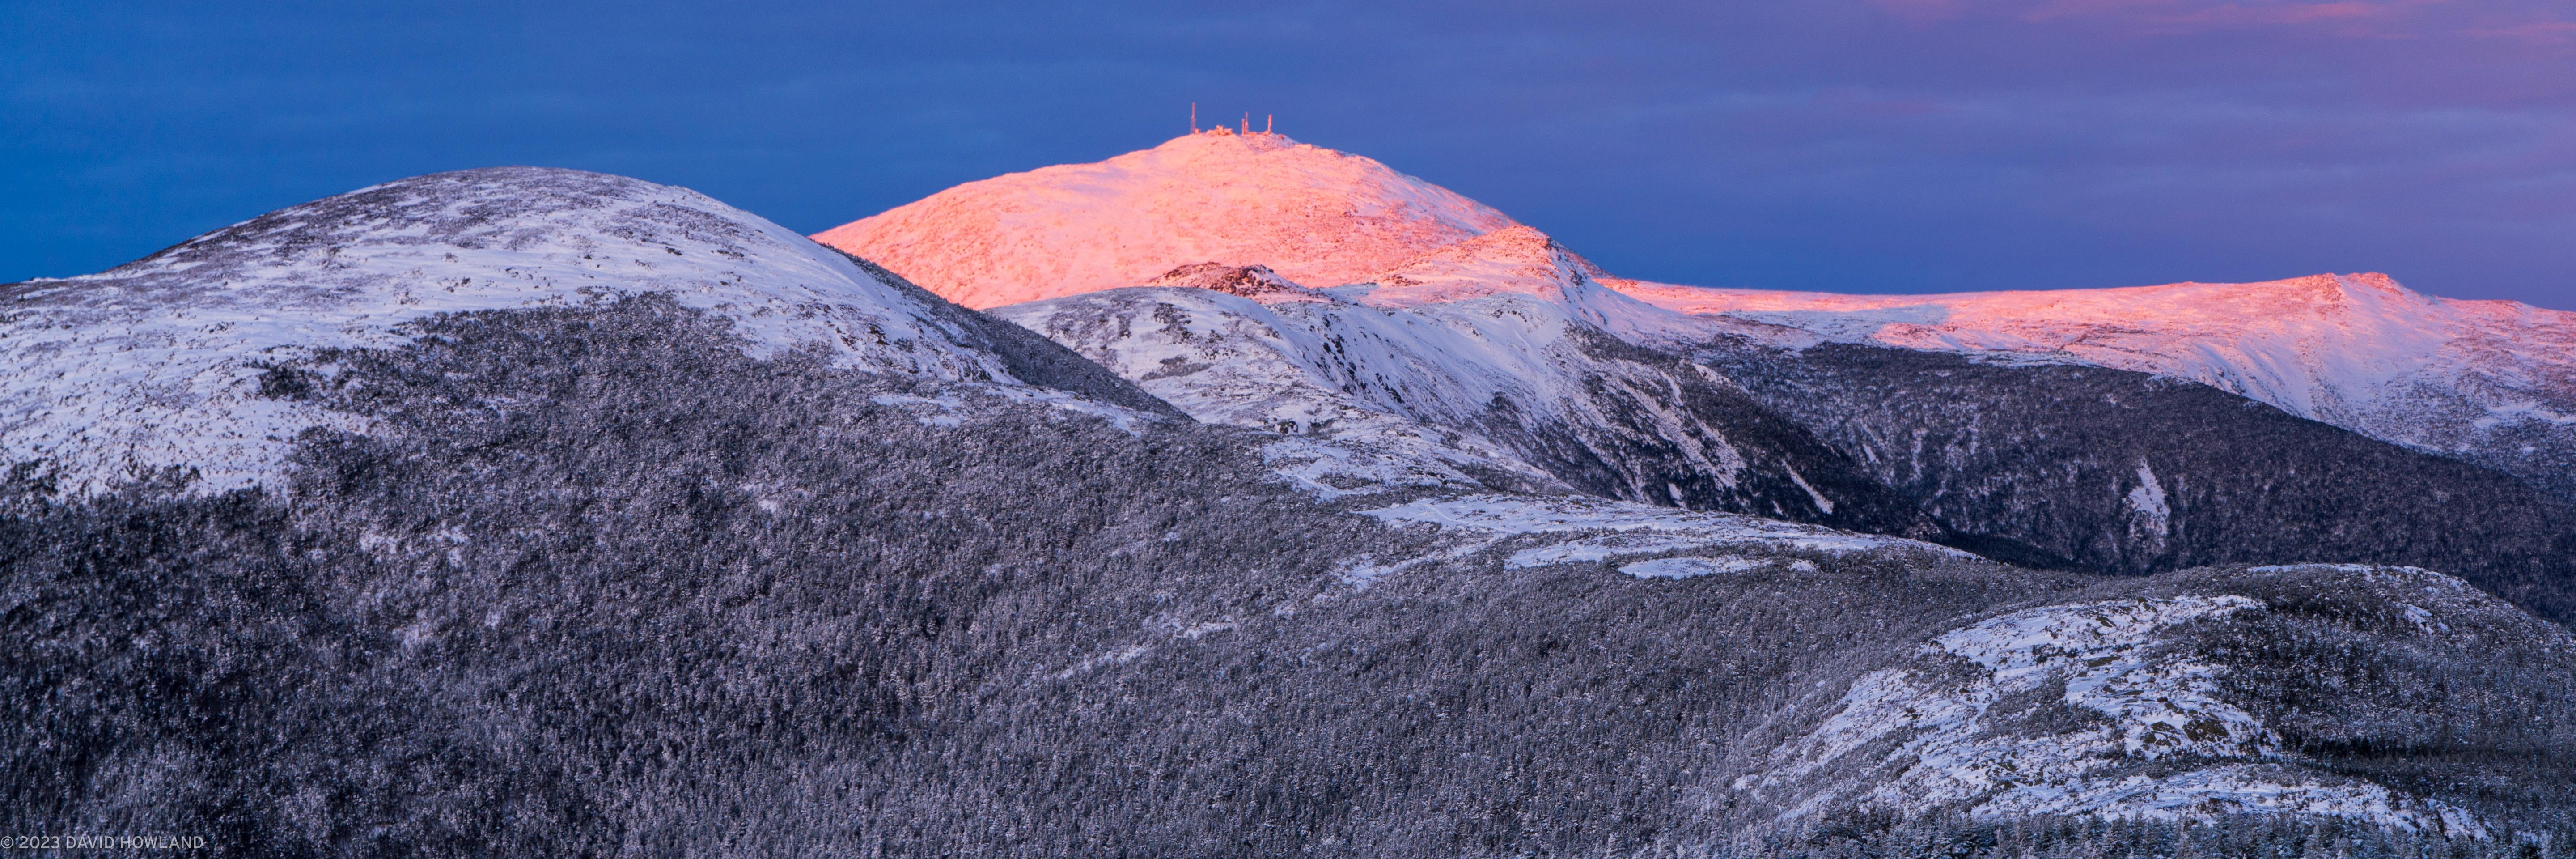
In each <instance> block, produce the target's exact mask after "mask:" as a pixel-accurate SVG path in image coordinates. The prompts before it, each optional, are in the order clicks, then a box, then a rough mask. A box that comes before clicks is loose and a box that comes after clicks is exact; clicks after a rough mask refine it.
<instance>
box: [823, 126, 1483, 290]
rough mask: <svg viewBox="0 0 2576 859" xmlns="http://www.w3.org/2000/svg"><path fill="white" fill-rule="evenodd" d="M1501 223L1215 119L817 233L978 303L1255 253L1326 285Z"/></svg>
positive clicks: (1472, 208)
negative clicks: (1135, 147) (1213, 123)
mask: <svg viewBox="0 0 2576 859" xmlns="http://www.w3.org/2000/svg"><path fill="white" fill-rule="evenodd" d="M1512 225H1513V222H1512V219H1510V218H1507V217H1504V216H1503V214H1502V213H1501V212H1497V211H1494V210H1492V209H1489V208H1486V207H1485V206H1483V205H1481V204H1479V203H1477V202H1475V201H1473V200H1469V199H1467V198H1465V197H1461V196H1458V195H1457V194H1455V193H1452V192H1451V191H1449V190H1448V189H1446V188H1442V187H1440V186H1438V185H1433V184H1431V183H1429V182H1424V181H1422V180H1420V179H1416V178H1413V177H1411V176H1406V175H1404V174H1401V173H1397V172H1395V171H1393V170H1390V169H1387V166H1386V165H1384V164H1380V163H1378V162H1376V161H1373V160H1370V159H1368V158H1363V157H1360V156H1357V155H1351V154H1347V153H1342V152H1336V151H1333V150H1330V149H1325V148H1322V147H1317V146H1311V145H1307V144H1303V143H1298V142H1296V141H1293V140H1290V139H1288V138H1287V137H1286V136H1284V135H1278V134H1267V133H1255V134H1237V133H1234V132H1232V131H1231V130H1223V129H1221V130H1218V131H1213V132H1207V133H1201V134H1192V135H1188V136H1185V137H1179V138H1175V139H1173V140H1172V141H1170V142H1168V143H1165V144H1163V145H1161V146H1158V147H1155V148H1153V149H1148V150H1145V151H1142V152H1130V153H1128V154H1125V155H1121V156H1118V157H1116V158H1111V159H1109V160H1107V161H1102V162H1099V163H1096V164H1068V165H1061V166H1055V167H1047V168H1043V169H1039V170H1032V171H1029V172H1026V173H1013V174H1011V175H1008V176H1001V177H996V178H992V179H986V180H983V181H980V182H969V183H966V184H964V185H959V186H957V187H954V188H950V189H948V190H945V191H941V192H939V193H937V194H934V195H931V196H930V197H928V198H925V199H923V200H921V201H919V202H915V203H911V204H908V205H905V206H902V207H899V208H896V209H893V210H891V211H888V212H885V213H883V214H880V215H876V216H873V217H869V218H865V219H862V220H859V221H855V222H852V223H849V224H844V225H842V226H839V227H834V228H832V229H829V230H825V231H823V232H821V233H817V234H815V235H814V239H815V240H816V241H819V242H822V243H823V244H826V245H830V246H832V247H836V248H840V249H842V250H845V251H849V252H850V253H853V254H857V255H859V256H862V257H866V258H868V259H869V260H872V261H875V262H876V263H878V264H879V265H883V266H886V267H887V268H891V269H893V270H895V271H897V272H900V273H902V274H903V276H904V277H906V278H909V279H911V280H912V281H913V282H914V283H918V284H921V285H922V286H924V287H927V288H929V289H930V290H931V291H933V292H937V293H939V294H941V295H945V296H948V297H949V299H950V300H953V301H956V302H957V303H959V304H963V305H966V306H968V307H972V308H975V309H978V310H981V309H984V308H988V307H999V306H1002V305H1006V304H1019V303H1021V302H1027V301H1036V300H1040V299H1046V298H1055V297H1059V296H1065V295H1076V294H1080V293H1085V292H1093V291H1097V290H1103V289H1116V288H1119V287H1125V286H1137V285H1140V284H1143V283H1145V282H1147V281H1149V280H1152V279H1154V278H1156V277H1157V276H1160V275H1162V274H1163V273H1165V272H1167V271H1170V270H1171V269H1173V268H1176V267H1179V266H1183V265H1189V264H1194V263H1220V264H1223V265H1227V266H1246V265H1253V264H1266V265H1268V266H1269V267H1270V268H1271V269H1273V270H1275V271H1276V272H1277V273H1278V274H1279V275H1280V276H1282V277H1284V278H1286V279H1288V280H1290V281H1294V282H1297V283H1301V284H1305V285H1308V286H1333V285H1336V284H1342V283H1350V282H1353V281H1357V280H1361V279H1364V278H1365V277H1366V276H1367V275H1369V274H1370V273H1373V272H1376V271H1378V270H1380V269H1384V268H1386V267H1388V266H1392V265H1396V264H1398V263H1402V262H1404V261H1405V260H1408V259H1412V258H1413V257H1416V256H1419V255H1421V254H1422V253H1423V252H1425V251H1429V250H1432V249H1434V248H1438V247H1441V246H1443V245H1448V244H1450V243H1453V242H1456V241H1458V240H1460V239H1465V238H1469V237H1471V236H1477V235H1482V234H1484V233H1488V232H1492V231H1494V230H1499V229H1502V228H1504V227H1509V226H1512Z"/></svg>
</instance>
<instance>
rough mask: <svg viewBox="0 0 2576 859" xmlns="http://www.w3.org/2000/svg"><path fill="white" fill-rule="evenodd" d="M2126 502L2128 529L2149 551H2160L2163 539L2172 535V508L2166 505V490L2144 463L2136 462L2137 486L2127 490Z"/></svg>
mask: <svg viewBox="0 0 2576 859" xmlns="http://www.w3.org/2000/svg"><path fill="white" fill-rule="evenodd" d="M2126 500H2127V501H2128V502H2129V512H2130V514H2132V515H2133V516H2134V517H2135V518H2134V519H2132V520H2130V523H2129V530H2130V532H2131V533H2132V534H2135V535H2136V536H2138V537H2139V538H2140V539H2141V540H2142V541H2143V543H2144V544H2145V545H2146V546H2147V547H2148V551H2149V552H2151V553H2152V552H2160V551H2163V549H2164V545H2165V540H2166V539H2167V538H2169V537H2171V536H2173V508H2172V507H2171V506H2168V505H2167V504H2166V503H2165V487H2164V485H2163V484H2161V483H2158V482H2156V470H2155V469H2154V468H2151V467H2148V465H2147V461H2146V460H2144V459H2141V460H2138V485H2137V486H2136V487H2134V488H2131V489H2130V490H2129V493H2128V495H2127V496H2126Z"/></svg>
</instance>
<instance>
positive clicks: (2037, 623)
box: [1734, 595, 2484, 834]
mask: <svg viewBox="0 0 2576 859" xmlns="http://www.w3.org/2000/svg"><path fill="white" fill-rule="evenodd" d="M2262 607H2263V606H2262V604H2261V603H2260V602H2257V601H2255V600H2253V599H2251V598H2248V597H2243V596H2236V595H2220V596H2182V597H2172V598H2166V599H2152V600H2151V599H2142V598H2132V599H2123V600H2111V601H2106V602H2098V603H2084V604H2069V605H2056V606H2047V607H2042V608H2034V609H2028V610H2024V611H2019V612H2013V613H2010V614H2006V615H2003V616H2000V617H1996V618H1992V619H1988V620H1984V621H1980V622H1978V623H1974V624H1971V625H1969V626H1966V627H1962V628H1959V629H1955V630H1951V631H1949V632H1946V633H1942V634H1941V635H1938V636H1935V637H1934V638H1933V639H1932V641H1931V642H1930V643H1927V644H1926V645H1924V646H1923V648H1922V650H1921V651H1920V655H1921V658H1922V659H1923V660H1924V661H1925V662H1926V663H1927V664H1924V665H1921V666H1919V667H1899V668H1889V669H1883V670H1879V671H1874V672H1871V673H1870V674H1868V675H1866V676H1864V677H1862V678H1861V679H1860V680H1858V681H1855V682H1854V683H1853V684H1852V687H1851V689H1850V690H1849V691H1847V692H1846V693H1845V694H1844V695H1843V698H1842V702H1841V705H1842V706H1841V709H1840V710H1839V711H1837V712H1836V713H1835V714H1834V715H1833V716H1832V717H1830V718H1828V719H1826V720H1825V722H1823V723H1822V724H1820V725H1818V726H1817V727H1816V728H1815V729H1814V730H1812V731H1810V732H1809V733H1807V734H1806V735H1804V736H1802V737H1799V738H1797V739H1795V740H1791V741H1789V742H1788V743H1785V744H1783V745H1782V746H1781V747H1779V748H1778V749H1775V750H1773V751H1772V752H1771V753H1770V756H1769V760H1770V765H1769V766H1767V767H1765V768H1764V769H1763V770H1761V771H1759V772H1756V773H1753V774H1749V775H1746V776H1743V777H1741V778H1739V779H1737V780H1736V782H1735V784H1734V786H1735V788H1736V789H1738V790H1748V791H1753V792H1755V793H1757V794H1763V795H1770V796H1773V797H1776V798H1778V799H1781V800H1788V801H1789V802H1790V804H1789V805H1788V807H1787V810H1786V811H1784V812H1783V817H1784V818H1794V817H1801V816H1806V815H1811V814H1815V813H1817V812H1820V811H1822V810H1824V809H1825V808H1827V807H1828V806H1830V805H1832V804H1834V803H1837V802H1842V801H1850V802H1855V803H1858V804H1861V805H1863V806H1871V807H1882V808H1891V809H1898V810H1914V809H1922V808H1929V807H1932V806H1936V805H1943V804H1952V803H1961V804H1968V805H1969V809H1970V814H1971V815H1973V816H1976V817H1980V818H1989V819H1991V818H1999V817H2008V816H2015V815H2025V814H2068V815H2082V814H2102V815H2106V816H2132V817H2135V816H2147V817H2185V818H2192V819H2205V818H2207V817H2209V816H2210V815H2213V814H2223V813H2240V812H2277V813H2293V812H2295V813H2302V814H2324V815H2334V816H2342V817H2350V818H2354V819H2359V820H2365V821H2370V822H2374V823H2377V824H2381V825H2387V826H2396V827H2400V828H2410V829H2419V830H2420V829H2424V828H2427V827H2430V828H2432V829H2434V830H2438V831H2444V832H2454V833H2473V834H2475V833H2483V832H2484V829H2483V827H2481V826H2478V825H2477V824H2476V823H2475V821H2474V820H2473V819H2470V818H2467V817H2466V816H2465V813H2462V812H2459V811H2458V810H2457V809H2453V808H2449V807H2447V806H2441V805H2440V804H2439V803H2430V802H2426V801H2421V800H2415V799H2412V798H2408V797H2404V796H2401V795H2398V794H2395V793H2393V792H2390V791H2389V790H2387V789H2386V788H2384V787H2381V786H2379V785H2376V784H2371V783H2369V782H2362V781H2333V780H2325V779H2321V778H2320V777H2318V776H2316V775H2314V774H2307V773H2300V772H2297V771H2293V770H2288V769H2284V768H2281V767H2278V766H2269V765H2267V764H2270V763H2273V762H2280V761H2285V760H2288V759H2290V756H2289V755H2288V754H2287V753H2285V752H2284V751H2283V749H2282V748H2281V741H2280V738H2279V737H2278V736H2277V735H2276V734H2274V733H2273V732H2272V731H2271V730H2270V729H2268V728H2265V727H2264V726H2263V725H2262V724H2261V723H2260V722H2259V721H2258V720H2256V719H2255V718H2254V717H2253V716H2252V715H2251V714H2249V713H2246V712H2245V711H2244V710H2242V709H2239V708H2237V707H2235V706H2234V705H2231V704H2228V703H2227V702H2225V701H2223V700H2221V699H2219V698H2218V697H2217V694H2216V689H2217V685H2216V680H2217V677H2218V675H2219V671H2220V669H2218V668H2217V667H2215V666H2211V665H2206V664H2201V663H2198V662H2193V661H2190V660H2188V659H2185V658H2181V657H2178V656H2174V655H2171V654H2168V653H2164V652H2161V651H2160V650H2159V649H2158V648H2157V647H2156V646H2155V645H2156V644H2157V643H2158V641H2159V637H2160V635H2161V633H2162V632H2163V631H2164V630H2166V629H2168V628H2170V627H2172V626H2174V625H2176V624H2181V623H2186V622H2191V621H2197V620H2213V619H2220V618H2225V617H2227V616H2229V615H2232V614H2235V613H2238V612H2244V611H2260V610H2261V609H2262ZM1945 658H1959V659H1964V660H1966V661H1967V662H1968V663H1969V664H1971V665H1973V666H1975V668H1974V673H1973V674H1971V676H1969V677H1968V679H1966V680H1965V682H1961V681H1960V680H1959V679H1957V678H1956V677H1955V676H1954V675H1953V674H1951V673H1950V672H1949V671H1947V670H1943V669H1941V668H1939V665H1938V661H1939V660H1941V659H1945ZM2057 684H2062V686H2063V690H2064V691H2063V692H2062V693H2059V694H2057V695H2056V697H2057V698H2058V700H2059V701H2061V702H2062V703H2063V704H2064V705H2066V706H2072V707H2079V708H2082V709H2085V710H2089V711H2092V712H2094V713H2097V714H2100V715H2101V716H2103V717H2106V718H2107V720H2108V724H2106V725H2102V726H2099V727H2093V728H2086V729H2082V730H2077V731H2073V732H2069V733H2061V734H2054V735H2043V736H2031V735H2024V734H2021V733H2017V732H2016V731H2015V730H2014V725H2013V724H2012V722H2013V717H2015V716H2018V715H2020V714H2018V713H2009V712H2008V713H1996V712H1995V708H1996V707H1997V705H1998V704H2001V703H2003V702H2005V701H2007V700H2008V699H2009V700H2015V701H2021V702H2024V703H2027V702H2028V700H2029V699H2028V696H2029V695H2030V693H2034V692H2039V693H2043V694H2045V693H2046V691H2047V690H2048V689H2049V688H2050V687H2052V686H2053V685H2057ZM2016 696H2018V697H2016ZM1887 738H1902V740H1901V741H1899V742H1897V743H1896V744H1894V745H1893V746H1886V745H1885V744H1884V742H1883V741H1884V740H1886V739H1887ZM1874 744H1877V745H1874ZM1870 748H1877V749H1878V751H1876V752H1874V753H1873V752H1865V750H1866V749H1870ZM1855 754H1870V755H1871V759H1869V760H1862V761H1845V758H1847V757H1849V756H1851V755H1855ZM2171 757H2179V758H2182V759H2186V760H2194V759H2197V760H2213V761H2224V762H2230V763H2226V764H2224V765H2221V766H2216V767H2204V768H2199V769H2193V770H2189V771H2185V772H2181V773H2176V774H2171V775H2166V776H2155V777H2151V776H2143V775H2136V776H2125V777H2114V776H2110V775H2108V774H2105V773H2103V772H2102V771H2103V770H2105V769H2107V768H2110V767H2112V766H2114V765H2116V764H2119V763H2122V762H2124V761H2141V760H2155V759H2159V758H2171ZM1907 759H1911V760H1912V761H1913V763H1912V765H1911V766H1909V767H1905V768H1904V769H1903V770H1902V771H1901V772H1897V773H1894V774H1893V775H1888V773H1887V771H1885V770H1882V769H1881V766H1882V765H1884V764H1886V763H1889V762H1895V761H1901V760H1907ZM1828 767H1839V769H1840V771H1842V772H1844V773H1847V774H1846V775H1842V776H1839V777H1834V776H1827V775H1825V773H1826V772H1827V771H1828ZM1882 775H1886V776H1887V777H1884V778H1876V780H1873V778H1874V777H1876V776H1882ZM1819 779H1822V780H1824V781H1823V782H1822V783H1819V782H1818V780H1819Z"/></svg>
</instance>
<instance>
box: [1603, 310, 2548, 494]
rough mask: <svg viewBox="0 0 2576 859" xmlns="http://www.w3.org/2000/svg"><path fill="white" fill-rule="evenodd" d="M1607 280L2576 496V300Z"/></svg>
mask: <svg viewBox="0 0 2576 859" xmlns="http://www.w3.org/2000/svg"><path fill="white" fill-rule="evenodd" d="M1602 283H1604V284H1605V285H1607V286H1609V287H1611V288H1613V289H1616V290H1619V291H1620V292H1622V293H1625V294H1627V295H1630V296H1633V297H1635V298H1637V299H1639V300H1641V301H1645V302H1647V303H1650V304H1653V305H1656V306H1658V307H1663V308H1666V309H1670V310H1674V311H1678V312H1682V313H1690V314H1697V315H1702V316H1708V317H1717V318H1727V319H1734V320H1740V321H1745V322H1757V323H1763V324H1768V325H1777V326H1783V327H1785V328H1789V329H1794V330H1796V331H1799V332H1804V333H1805V334H1806V335H1807V336H1810V337H1813V338H1816V339H1818V340H1823V341H1834V342H1847V343H1874V344H1878V345H1883V346H1894V347H1900V348H1906V349H1922V350H1928V351H1937V352H1958V353H1965V354H1971V355H1980V356H1986V357H1990V358H1995V359H2000V360H2012V361H2046V362H2054V363H2077V364H2090V365H2093V366H2100V367H2110V368H2114V369H2121V370H2134V371H2138V372H2143V373H2153V374H2156V375H2160V376H2169V377H2173V378H2177V379H2189V380H2191V381H2194V382H2199V383H2201V384H2205V385H2209V386H2211V387H2215V388H2218V389H2220V390H2224V391H2228V392H2231V393H2235V394H2239V395H2242V396H2245V397H2248V398H2251V399H2255V400H2260V401H2262V402H2265V403H2269V404H2271V405H2273V406H2275V407H2278V408H2280V409H2281V410H2282V411H2286V412H2289V413H2290V414H2294V415H2298V416H2299V417H2303V418H2307V419H2310V420H2315V421H2321V422H2324V423H2329V424H2333V425H2335V426H2339V427H2343V428H2345V429H2349V430H2352V431H2354V432H2358V433H2361V434H2363V435H2366V436H2370V437H2372V438H2376V439H2379V440H2382V441H2387V442H2392V443H2396V444H2400V445H2405V446H2408V447H2412V448H2416V449H2419V450H2426V451H2433V452H2439V453H2446V454H2454V455H2463V458H2467V459H2470V460H2471V461H2474V462H2479V463H2480V464H2484V465H2487V466H2489V467H2492V468H2498V469H2500V470H2504V471H2507V472H2509V473H2514V474H2518V475H2523V476H2525V477H2526V479H2533V480H2535V481H2536V482H2540V483H2543V484H2546V485H2548V486H2550V487H2552V488H2554V489H2556V490H2558V491H2560V492H2561V493H2569V492H2576V477H2570V476H2569V475H2570V474H2571V473H2576V458H2571V457H2576V419H2570V418H2569V417H2568V416H2569V415H2571V414H2576V313H2568V312H2565V311H2558V310H2548V309H2544V308H2538V307H2532V306H2530V305H2526V304H2521V303H2519V302H2511V301H2463V300H2459V299H2449V298H2436V297H2433V296H2428V295H2424V294H2422V293H2418V292H2415V291H2414V290H2410V289H2407V288H2406V287H2404V286H2402V285H2400V284H2398V282H2397V281H2396V280H2394V279H2392V278H2390V277H2388V276H2387V275H2383V274H2349V275H2315V276H2311V277H2302V278H2294V279H2291V280H2281V281H2270V282H2265V283H2177V284H2170V285H2165V286H2141V287H2130V288H2124V289H2070V290H2054V291H2030V292H1975V293H1958V294H1949V295H1836V294H1830V293H1815V292H1775V291H1765V290H1746V289H1713V288H1705V287H1695V286H1675V285H1671V284H1660V283H1648V282H1644V281H1632V280H1622V279H1618V278H1607V277H1605V278H1603V279H1602ZM1781 342H1784V343H1788V344H1791V345H1796V343H1797V341H1796V339H1795V338H1789V339H1785V340H1782V341H1781Z"/></svg>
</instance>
